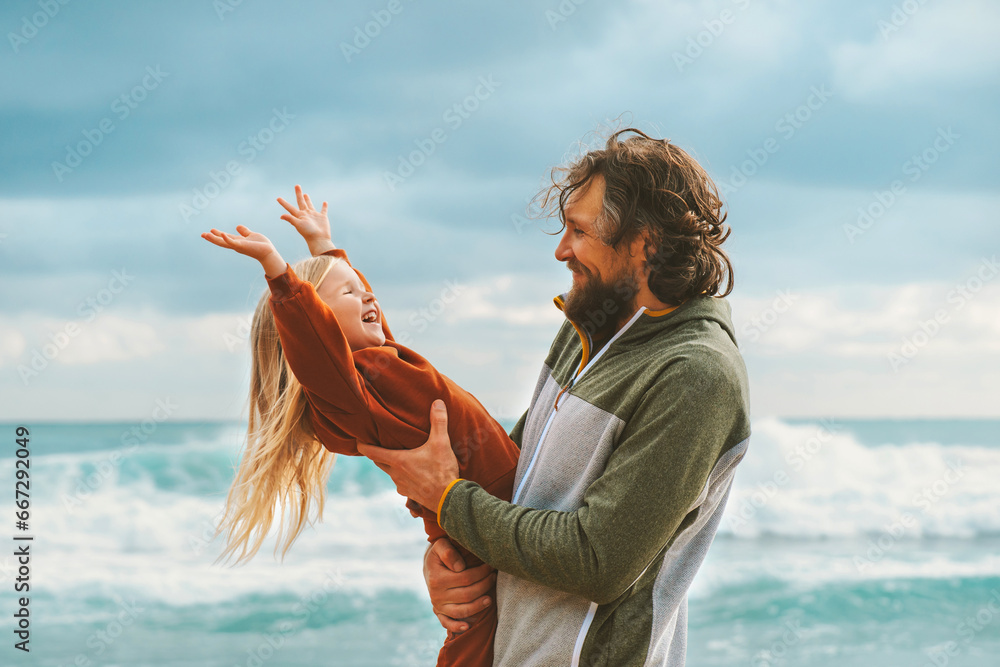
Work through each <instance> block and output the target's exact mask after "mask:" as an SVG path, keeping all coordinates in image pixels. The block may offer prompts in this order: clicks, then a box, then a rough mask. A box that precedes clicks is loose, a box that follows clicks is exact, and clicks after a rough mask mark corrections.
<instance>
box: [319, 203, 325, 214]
mask: <svg viewBox="0 0 1000 667" xmlns="http://www.w3.org/2000/svg"><path fill="white" fill-rule="evenodd" d="M320 213H322V214H323V215H326V202H323V210H322V211H320Z"/></svg>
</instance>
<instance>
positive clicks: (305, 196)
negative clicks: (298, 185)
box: [302, 192, 316, 211]
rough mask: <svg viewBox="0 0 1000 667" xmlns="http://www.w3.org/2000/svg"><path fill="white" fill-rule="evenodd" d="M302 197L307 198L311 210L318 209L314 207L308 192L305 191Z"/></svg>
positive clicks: (307, 204)
mask: <svg viewBox="0 0 1000 667" xmlns="http://www.w3.org/2000/svg"><path fill="white" fill-rule="evenodd" d="M302 198H303V199H305V200H306V206H308V207H309V210H311V211H315V210H316V209H314V208H313V203H312V200H311V199H309V195H307V194H305V193H304V192H303V193H302Z"/></svg>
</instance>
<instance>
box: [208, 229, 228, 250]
mask: <svg viewBox="0 0 1000 667" xmlns="http://www.w3.org/2000/svg"><path fill="white" fill-rule="evenodd" d="M201 238H203V239H205V240H206V241H208V242H209V243H212V244H214V245H217V246H219V247H220V248H228V247H229V245H228V244H227V243H224V242H223V241H221V240H219V237H217V236H216V235H214V234H209V233H208V232H205V233H204V234H202V235H201Z"/></svg>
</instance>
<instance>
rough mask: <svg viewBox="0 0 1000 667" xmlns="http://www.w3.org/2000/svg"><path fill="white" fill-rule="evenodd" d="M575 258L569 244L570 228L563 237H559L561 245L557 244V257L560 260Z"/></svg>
mask: <svg viewBox="0 0 1000 667" xmlns="http://www.w3.org/2000/svg"><path fill="white" fill-rule="evenodd" d="M572 258H573V250H572V248H570V246H569V230H568V229H567V230H566V233H565V234H563V236H562V238H561V239H559V245H557V246H556V259H558V260H559V261H560V262H565V261H567V260H570V259H572Z"/></svg>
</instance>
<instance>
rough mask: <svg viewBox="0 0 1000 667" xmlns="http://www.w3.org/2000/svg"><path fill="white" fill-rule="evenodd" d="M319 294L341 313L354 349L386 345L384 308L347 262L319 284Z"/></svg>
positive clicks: (346, 335) (340, 322) (343, 324)
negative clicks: (383, 318) (383, 319)
mask: <svg viewBox="0 0 1000 667" xmlns="http://www.w3.org/2000/svg"><path fill="white" fill-rule="evenodd" d="M316 294H318V295H319V298H320V299H322V300H323V302H324V303H326V305H328V306H330V309H331V310H333V313H334V315H336V316H337V323H338V324H340V329H341V331H343V332H344V336H345V337H346V338H347V344H348V345H350V346H351V351H352V352H356V351H358V350H363V349H364V348H366V347H379V346H381V345H385V334H384V333H383V332H382V309H381V308H380V307H379V305H378V301H376V300H375V295H374V294H372V293H371V292H369V291H367V290H366V289H365V286H364V283H362V282H361V278H360V277H359V276H358V274H357V273H356V272H355V271H354V269H352V268H351V267H350V266H349V265H348V264H347V262H343V261H340V262H337V263H336V264H334V265H333V268H331V269H330V271H329V272H328V273H327V274H326V278H324V279H323V282H321V283H320V285H319V287H318V288H316ZM369 320H370V321H369Z"/></svg>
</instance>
